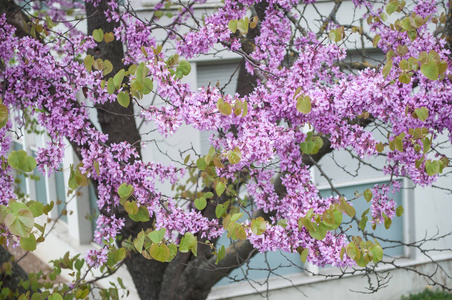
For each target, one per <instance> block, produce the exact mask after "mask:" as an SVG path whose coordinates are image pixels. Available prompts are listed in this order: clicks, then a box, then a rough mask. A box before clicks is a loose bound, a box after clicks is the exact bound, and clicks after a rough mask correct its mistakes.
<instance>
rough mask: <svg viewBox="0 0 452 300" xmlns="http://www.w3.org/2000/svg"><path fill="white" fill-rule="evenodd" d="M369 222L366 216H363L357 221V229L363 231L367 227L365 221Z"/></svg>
mask: <svg viewBox="0 0 452 300" xmlns="http://www.w3.org/2000/svg"><path fill="white" fill-rule="evenodd" d="M368 220H369V218H367V216H364V217H362V218H361V221H359V224H358V227H359V228H360V229H361V230H362V231H364V229H365V228H366V225H367V221H368Z"/></svg>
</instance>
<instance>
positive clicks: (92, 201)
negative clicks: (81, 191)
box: [88, 181, 99, 233]
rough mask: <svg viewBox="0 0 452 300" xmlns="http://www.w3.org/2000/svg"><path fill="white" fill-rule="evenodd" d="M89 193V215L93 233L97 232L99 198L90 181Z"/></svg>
mask: <svg viewBox="0 0 452 300" xmlns="http://www.w3.org/2000/svg"><path fill="white" fill-rule="evenodd" d="M88 193H89V195H88V196H89V215H88V218H89V219H90V221H91V228H92V232H93V233H94V230H96V221H97V217H99V208H98V207H97V196H96V191H95V189H94V186H93V183H92V182H91V181H89V183H88Z"/></svg>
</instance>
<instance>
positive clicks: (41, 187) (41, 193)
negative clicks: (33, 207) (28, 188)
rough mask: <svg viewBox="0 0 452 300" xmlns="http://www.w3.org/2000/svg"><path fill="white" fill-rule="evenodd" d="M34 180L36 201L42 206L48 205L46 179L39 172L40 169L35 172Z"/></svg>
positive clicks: (35, 169)
mask: <svg viewBox="0 0 452 300" xmlns="http://www.w3.org/2000/svg"><path fill="white" fill-rule="evenodd" d="M33 156H34V157H36V153H35V152H33ZM33 180H34V182H35V191H36V200H38V201H39V202H41V203H42V204H44V205H46V204H47V190H46V179H45V177H44V176H42V174H41V172H39V170H38V168H34V170H33Z"/></svg>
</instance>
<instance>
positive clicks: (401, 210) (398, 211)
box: [396, 206, 404, 217]
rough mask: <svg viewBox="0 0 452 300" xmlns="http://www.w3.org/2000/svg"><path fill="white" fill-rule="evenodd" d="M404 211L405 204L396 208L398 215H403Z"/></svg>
mask: <svg viewBox="0 0 452 300" xmlns="http://www.w3.org/2000/svg"><path fill="white" fill-rule="evenodd" d="M403 212H404V210H403V206H397V208H396V216H397V217H400V216H402V215H403Z"/></svg>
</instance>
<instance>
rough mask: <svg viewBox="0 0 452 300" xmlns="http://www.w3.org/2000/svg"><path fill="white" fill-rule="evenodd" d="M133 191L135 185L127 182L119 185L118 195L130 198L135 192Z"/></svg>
mask: <svg viewBox="0 0 452 300" xmlns="http://www.w3.org/2000/svg"><path fill="white" fill-rule="evenodd" d="M133 192H134V188H133V186H132V185H130V184H127V183H125V182H124V183H123V184H121V185H120V186H119V187H118V195H119V197H121V198H128V197H130V196H131V195H132V194H133Z"/></svg>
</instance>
